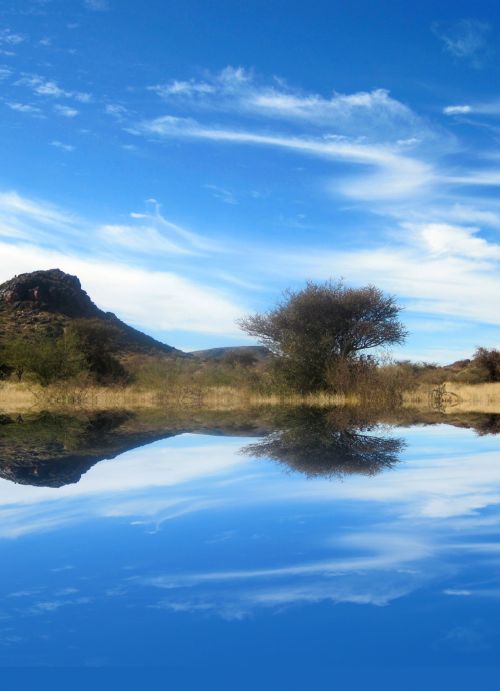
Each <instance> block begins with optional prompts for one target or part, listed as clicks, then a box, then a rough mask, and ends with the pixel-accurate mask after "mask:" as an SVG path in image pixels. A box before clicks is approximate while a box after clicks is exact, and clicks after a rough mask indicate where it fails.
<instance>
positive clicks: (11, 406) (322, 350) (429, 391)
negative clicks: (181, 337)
mask: <svg viewBox="0 0 500 691" xmlns="http://www.w3.org/2000/svg"><path fill="white" fill-rule="evenodd" d="M400 317H401V307H400V306H399V305H398V303H397V301H396V299H395V298H394V297H393V296H389V295H385V294H384V293H383V292H382V291H380V290H379V289H378V288H376V287H374V286H365V287H362V288H351V287H347V286H346V285H345V284H344V283H343V282H342V281H329V282H325V283H320V284H317V283H311V282H309V283H307V284H306V286H305V287H304V288H302V289H301V290H296V291H292V290H288V291H286V292H285V293H284V294H283V296H282V298H281V300H280V301H279V302H278V303H277V305H275V306H274V307H273V308H271V309H270V310H269V311H267V312H265V313H260V314H254V315H249V316H247V317H245V318H244V319H242V320H241V321H240V327H241V328H242V330H243V331H244V332H245V333H246V334H248V335H250V336H251V337H253V338H254V339H255V340H257V341H258V342H259V343H260V345H258V346H242V347H232V348H225V347H220V348H214V349H211V350H204V351H196V352H191V353H187V352H183V351H181V350H178V349H177V348H175V347H173V346H171V345H167V344H165V343H161V342H160V341H157V340H156V339H154V338H152V337H150V336H147V335H146V334H144V333H142V332H140V331H138V330H136V329H134V328H133V327H131V326H129V325H127V324H125V323H124V322H122V321H121V320H120V319H118V318H117V317H116V316H115V315H114V314H111V313H109V312H104V311H102V310H101V309H99V308H98V307H97V306H96V305H95V304H94V303H93V302H92V300H91V299H90V297H89V296H88V295H87V293H86V292H85V291H84V290H83V289H82V287H81V285H80V281H79V280H78V278H77V277H76V276H71V275H68V274H66V273H64V272H62V271H60V270H59V269H53V270H48V271H35V272H32V273H28V274H22V275H20V276H16V277H14V278H13V279H11V280H10V281H7V282H6V283H4V284H2V285H0V407H1V408H2V409H4V410H17V409H19V410H21V409H25V408H28V407H37V406H38V407H51V406H52V407H56V406H62V405H77V406H88V407H99V408H117V407H127V406H130V407H153V406H158V405H160V406H164V405H172V404H174V405H182V406H198V405H204V406H208V407H210V406H212V407H224V406H227V407H237V406H241V405H250V404H251V405H258V404H273V403H289V404H297V403H310V404H316V405H338V404H346V403H347V404H356V403H362V404H367V403H370V404H381V405H382V404H384V405H387V404H390V405H394V404H397V405H399V404H405V405H409V406H411V405H417V406H430V407H434V408H442V409H444V408H456V409H457V410H462V411H466V410H477V411H483V412H498V411H500V352H499V351H498V350H496V349H486V348H482V347H478V348H477V350H476V351H475V353H474V354H473V355H472V356H471V358H470V359H466V360H461V361H458V362H454V363H452V364H450V365H446V366H439V365H436V364H429V363H418V362H417V363H415V362H410V361H395V360H392V359H390V358H389V357H388V356H387V355H381V353H384V352H386V351H385V349H387V348H388V347H390V346H393V345H397V344H402V343H403V342H404V340H405V337H406V335H407V334H406V330H405V327H404V325H403V323H402V321H401V318H400Z"/></svg>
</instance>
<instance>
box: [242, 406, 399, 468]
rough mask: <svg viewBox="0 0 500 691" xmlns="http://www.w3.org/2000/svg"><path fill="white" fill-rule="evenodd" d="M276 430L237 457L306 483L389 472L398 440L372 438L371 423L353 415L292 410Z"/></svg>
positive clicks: (353, 413) (384, 437) (392, 464)
mask: <svg viewBox="0 0 500 691" xmlns="http://www.w3.org/2000/svg"><path fill="white" fill-rule="evenodd" d="M276 426H277V428H278V429H277V430H276V431H274V432H271V433H270V434H268V435H267V436H266V437H265V438H264V439H262V440H261V441H259V442H256V443H254V444H249V445H248V446H246V447H245V448H244V449H243V450H242V451H243V453H245V454H248V455H250V456H254V457H255V456H256V457H258V458H261V457H266V458H271V459H273V460H276V461H279V462H280V463H284V464H286V465H287V466H288V467H289V468H291V469H293V470H297V471H299V472H301V473H304V474H305V475H307V476H309V477H317V476H324V477H334V476H343V475H347V474H350V473H361V474H364V475H375V474H376V473H378V472H380V471H381V470H384V469H386V468H392V467H393V466H394V465H395V464H396V463H397V462H398V460H399V458H398V456H399V453H400V452H401V451H402V449H403V448H404V442H403V441H402V440H401V439H396V438H393V437H387V436H381V435H380V434H379V435H377V434H373V433H372V430H374V428H375V424H374V422H373V421H370V420H369V419H368V417H367V416H366V415H365V416H364V417H360V416H359V415H357V414H356V413H355V412H353V410H350V411H343V410H337V411H331V410H330V411H328V410H326V411H325V410H321V409H317V408H316V409H311V408H298V409H294V410H291V411H289V412H288V414H286V415H285V416H284V417H283V418H282V419H281V420H280V421H277V424H276Z"/></svg>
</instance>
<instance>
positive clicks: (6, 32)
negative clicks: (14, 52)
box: [0, 28, 26, 46]
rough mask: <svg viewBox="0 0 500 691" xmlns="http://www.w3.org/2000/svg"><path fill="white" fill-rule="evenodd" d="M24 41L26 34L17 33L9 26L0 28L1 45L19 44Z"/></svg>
mask: <svg viewBox="0 0 500 691" xmlns="http://www.w3.org/2000/svg"><path fill="white" fill-rule="evenodd" d="M24 41H26V36H25V35H24V34H17V33H15V32H13V31H11V30H10V29H7V28H6V29H1V30H0V45H2V44H3V45H7V46H17V45H19V44H20V43H24Z"/></svg>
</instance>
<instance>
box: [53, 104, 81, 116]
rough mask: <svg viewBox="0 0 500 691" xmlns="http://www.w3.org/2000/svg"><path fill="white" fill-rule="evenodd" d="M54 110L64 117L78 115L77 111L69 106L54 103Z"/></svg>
mask: <svg viewBox="0 0 500 691" xmlns="http://www.w3.org/2000/svg"><path fill="white" fill-rule="evenodd" d="M54 110H55V112H56V113H57V114H58V115H62V116H63V117H65V118H74V117H76V116H77V115H78V113H79V111H78V110H77V109H76V108H72V107H71V106H62V105H59V104H56V105H55V106H54Z"/></svg>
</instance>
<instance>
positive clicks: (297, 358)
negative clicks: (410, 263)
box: [239, 281, 406, 391]
mask: <svg viewBox="0 0 500 691" xmlns="http://www.w3.org/2000/svg"><path fill="white" fill-rule="evenodd" d="M400 311H401V307H399V306H398V305H397V303H396V300H395V298H394V297H393V296H391V295H385V294H384V293H383V292H382V291H381V290H379V289H378V288H376V287H375V286H372V285H368V286H365V287H363V288H349V287H347V286H345V285H344V283H343V282H342V281H335V282H333V281H327V282H325V283H313V282H308V283H307V284H306V286H305V288H303V289H302V290H298V291H293V290H287V291H285V293H284V294H283V297H282V299H281V301H280V302H279V303H278V305H277V306H276V307H274V308H273V309H271V310H269V311H268V312H265V313H264V314H253V315H250V316H248V317H245V318H244V319H241V320H240V321H239V325H240V327H241V328H242V329H243V330H244V331H245V332H246V333H247V334H249V335H250V336H253V337H256V338H258V339H259V341H260V342H261V343H262V344H263V345H265V346H266V347H267V348H269V350H271V352H272V353H274V354H275V356H276V360H275V362H276V366H277V368H278V371H279V372H280V374H281V375H282V377H283V378H284V379H285V380H286V381H287V383H288V384H290V385H291V386H293V387H294V388H296V389H299V390H300V391H314V390H318V389H323V388H327V387H328V380H329V373H330V381H331V372H332V371H333V370H334V369H335V367H338V366H339V365H340V364H345V363H355V362H359V361H360V360H362V359H363V358H365V359H366V356H365V351H367V350H369V349H371V348H376V347H380V346H385V345H391V344H396V343H402V342H403V341H404V339H405V337H406V330H405V328H404V327H403V325H402V323H401V322H400V321H399V318H398V317H399V313H400Z"/></svg>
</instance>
